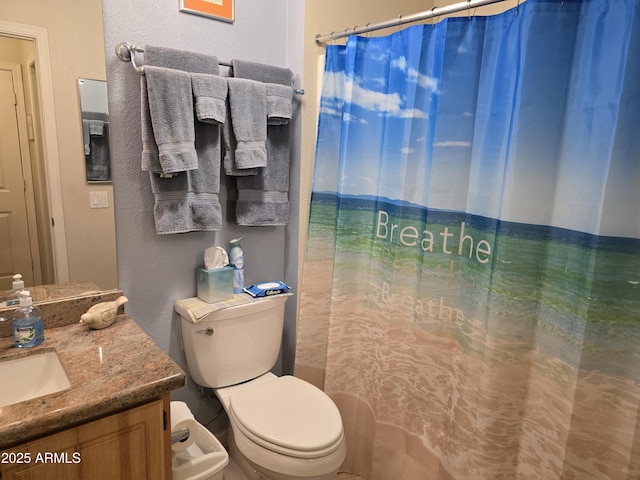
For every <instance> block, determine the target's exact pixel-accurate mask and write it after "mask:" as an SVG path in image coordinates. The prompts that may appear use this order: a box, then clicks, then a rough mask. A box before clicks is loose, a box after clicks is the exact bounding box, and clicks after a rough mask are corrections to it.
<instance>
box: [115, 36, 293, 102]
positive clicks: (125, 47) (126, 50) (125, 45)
mask: <svg viewBox="0 0 640 480" xmlns="http://www.w3.org/2000/svg"><path fill="white" fill-rule="evenodd" d="M136 52H138V53H144V48H141V47H136V46H135V45H133V44H131V43H129V42H120V43H119V44H118V45H116V55H117V56H118V58H119V59H120V60H122V61H123V62H131V64H132V65H133V67H134V68H135V69H136V71H137V72H138V73H139V74H140V75H144V67H143V66H138V64H137V63H136V57H135V55H136ZM218 63H219V64H220V65H222V66H224V67H229V68H231V69H232V68H233V65H232V64H231V62H223V61H220V60H218ZM293 93H295V94H296V95H304V90H303V89H302V88H294V89H293Z"/></svg>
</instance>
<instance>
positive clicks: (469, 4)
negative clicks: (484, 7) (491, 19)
mask: <svg viewBox="0 0 640 480" xmlns="http://www.w3.org/2000/svg"><path fill="white" fill-rule="evenodd" d="M467 18H468V19H469V21H471V0H467Z"/></svg>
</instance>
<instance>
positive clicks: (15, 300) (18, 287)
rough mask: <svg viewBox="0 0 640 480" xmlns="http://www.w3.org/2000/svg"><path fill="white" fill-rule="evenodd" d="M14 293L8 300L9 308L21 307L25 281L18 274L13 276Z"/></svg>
mask: <svg viewBox="0 0 640 480" xmlns="http://www.w3.org/2000/svg"><path fill="white" fill-rule="evenodd" d="M11 287H12V289H13V292H12V293H11V296H10V297H9V298H8V299H7V307H15V306H17V305H20V292H22V291H23V290H24V281H23V280H22V275H20V274H19V273H16V274H15V275H14V276H13V283H12V284H11Z"/></svg>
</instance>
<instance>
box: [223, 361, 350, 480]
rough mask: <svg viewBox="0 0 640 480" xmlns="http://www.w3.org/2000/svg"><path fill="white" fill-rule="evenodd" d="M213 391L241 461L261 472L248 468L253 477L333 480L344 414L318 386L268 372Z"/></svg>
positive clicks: (340, 459) (343, 450)
mask: <svg viewBox="0 0 640 480" xmlns="http://www.w3.org/2000/svg"><path fill="white" fill-rule="evenodd" d="M214 391H215V393H216V395H217V397H218V398H219V399H220V402H221V403H222V405H223V407H224V409H225V411H226V412H227V415H228V417H229V423H230V425H231V428H232V433H233V441H234V444H235V446H236V447H237V449H238V451H239V453H240V454H241V455H242V456H243V457H244V458H243V459H242V460H246V462H247V463H248V464H249V465H250V466H251V467H253V469H254V470H255V471H256V472H257V474H258V476H255V474H253V472H251V471H249V472H247V469H246V468H245V469H243V471H244V472H245V474H246V475H247V476H248V477H249V478H250V479H251V480H253V479H254V478H262V477H260V476H259V475H260V474H261V475H263V476H264V477H266V478H269V479H273V480H289V479H296V478H305V479H313V480H325V479H327V480H328V479H331V478H333V476H334V475H335V473H336V472H337V471H338V468H339V467H340V465H341V464H342V462H343V461H344V458H345V455H346V446H345V439H344V434H343V430H342V419H341V417H340V412H339V411H338V409H337V408H336V406H335V404H334V403H333V402H332V401H331V399H330V398H329V397H328V396H327V395H326V394H325V393H324V392H322V391H321V390H319V389H318V388H316V387H314V386H313V385H311V384H309V383H307V382H304V381H303V380H300V379H298V378H296V377H292V376H283V377H277V376H275V375H273V374H272V373H266V374H264V375H262V376H260V377H259V378H257V379H254V380H252V381H250V382H247V383H244V384H241V385H236V386H232V387H226V388H221V389H214ZM235 461H236V462H238V459H237V458H236V459H235ZM238 463H242V461H241V462H238Z"/></svg>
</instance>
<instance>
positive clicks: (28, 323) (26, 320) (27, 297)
mask: <svg viewBox="0 0 640 480" xmlns="http://www.w3.org/2000/svg"><path fill="white" fill-rule="evenodd" d="M42 342H44V322H43V321H42V314H41V313H40V309H39V308H38V307H36V306H35V305H33V299H32V298H31V292H29V291H28V290H23V291H22V292H20V306H19V307H18V308H17V309H16V311H15V313H14V316H13V344H14V346H16V347H18V348H29V347H35V346H36V345H40V344H41V343H42Z"/></svg>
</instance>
